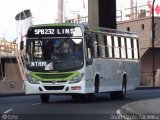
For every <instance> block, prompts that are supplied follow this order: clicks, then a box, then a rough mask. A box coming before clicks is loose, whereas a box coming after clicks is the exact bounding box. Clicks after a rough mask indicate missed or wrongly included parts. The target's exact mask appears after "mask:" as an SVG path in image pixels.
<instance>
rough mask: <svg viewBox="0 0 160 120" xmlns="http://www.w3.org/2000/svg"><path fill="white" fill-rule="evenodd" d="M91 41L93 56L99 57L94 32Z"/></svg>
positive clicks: (96, 38) (96, 37)
mask: <svg viewBox="0 0 160 120" xmlns="http://www.w3.org/2000/svg"><path fill="white" fill-rule="evenodd" d="M92 40H93V41H92V42H93V53H94V55H93V56H94V57H99V49H98V36H97V35H96V34H92Z"/></svg>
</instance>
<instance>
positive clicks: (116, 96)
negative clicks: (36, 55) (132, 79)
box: [110, 77, 127, 99]
mask: <svg viewBox="0 0 160 120" xmlns="http://www.w3.org/2000/svg"><path fill="white" fill-rule="evenodd" d="M126 88H127V78H126V77H123V82H122V90H121V91H115V92H110V97H111V98H112V99H125V97H126V92H127V90H126Z"/></svg>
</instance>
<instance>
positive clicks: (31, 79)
mask: <svg viewBox="0 0 160 120" xmlns="http://www.w3.org/2000/svg"><path fill="white" fill-rule="evenodd" d="M26 78H27V80H28V81H29V82H30V83H32V84H39V81H37V80H36V79H35V78H33V77H32V76H30V75H26Z"/></svg>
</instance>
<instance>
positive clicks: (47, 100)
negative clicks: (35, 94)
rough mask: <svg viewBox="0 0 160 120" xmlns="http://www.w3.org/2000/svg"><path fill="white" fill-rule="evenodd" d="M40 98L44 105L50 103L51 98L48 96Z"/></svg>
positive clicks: (44, 95)
mask: <svg viewBox="0 0 160 120" xmlns="http://www.w3.org/2000/svg"><path fill="white" fill-rule="evenodd" d="M40 98H41V102H42V103H48V102H49V98H50V96H49V95H48V94H41V95H40Z"/></svg>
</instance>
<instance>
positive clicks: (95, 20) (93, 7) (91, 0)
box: [88, 0, 99, 26]
mask: <svg viewBox="0 0 160 120" xmlns="http://www.w3.org/2000/svg"><path fill="white" fill-rule="evenodd" d="M98 8H99V7H98V0H88V23H89V25H91V26H99V17H98V16H99V9H98Z"/></svg>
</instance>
